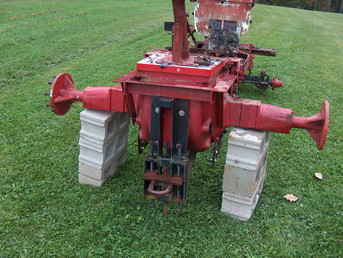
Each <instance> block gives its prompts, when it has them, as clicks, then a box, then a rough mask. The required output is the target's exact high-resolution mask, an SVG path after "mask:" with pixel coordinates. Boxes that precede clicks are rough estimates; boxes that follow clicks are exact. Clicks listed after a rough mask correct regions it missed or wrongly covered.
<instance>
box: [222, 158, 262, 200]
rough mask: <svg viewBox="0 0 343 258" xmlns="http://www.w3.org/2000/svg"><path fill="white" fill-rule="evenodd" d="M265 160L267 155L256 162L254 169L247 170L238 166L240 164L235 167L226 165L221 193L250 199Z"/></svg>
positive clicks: (259, 178)
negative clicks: (229, 193)
mask: <svg viewBox="0 0 343 258" xmlns="http://www.w3.org/2000/svg"><path fill="white" fill-rule="evenodd" d="M266 159H267V153H265V154H264V156H262V157H260V160H259V161H257V162H256V164H257V165H256V168H255V169H250V168H248V169H247V168H245V166H243V167H242V166H240V165H241V164H240V163H239V164H237V165H236V166H233V165H230V164H226V165H225V169H224V176H223V191H224V192H231V193H234V194H238V195H240V196H245V197H251V196H252V195H253V193H254V192H255V190H256V187H257V185H258V183H259V181H260V180H261V176H262V175H263V171H264V170H265V163H266Z"/></svg>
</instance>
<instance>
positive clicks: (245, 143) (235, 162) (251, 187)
mask: <svg viewBox="0 0 343 258" xmlns="http://www.w3.org/2000/svg"><path fill="white" fill-rule="evenodd" d="M268 147H269V133H267V132H263V131H254V130H246V129H240V128H234V129H233V130H232V132H231V133H230V136H229V146H228V152H227V159H226V165H225V171H224V180H223V199H222V209H221V211H222V212H223V213H225V214H227V215H230V216H232V217H234V218H237V219H239V220H244V221H246V220H249V219H250V217H251V216H252V214H253V212H254V210H255V207H256V205H257V202H258V200H259V198H260V195H261V192H262V189H263V183H264V180H265V177H266V170H267V155H268Z"/></svg>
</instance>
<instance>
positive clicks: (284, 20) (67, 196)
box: [0, 0, 343, 257]
mask: <svg viewBox="0 0 343 258" xmlns="http://www.w3.org/2000/svg"><path fill="white" fill-rule="evenodd" d="M170 2H171V1H160V0H141V1H136V0H125V1H123V0H122V1H119V0H116V1H113V0H102V1H89V0H88V1H86V0H83V1H81V0H74V1H66V0H60V1H52V0H51V1H44V0H25V1H24V0H11V1H10V0H0V35H1V37H0V90H1V93H0V257H15V256H25V257H39V256H43V257H45V256H59V257H72V256H88V257H96V256H116V257H118V256H122V257H152V256H153V257H159V256H161V257H176V256H183V257H185V256H188V257H195V256H197V257H198V256H199V257H200V256H203V257H229V256H230V257H235V256H237V257H238V256H240V257H241V256H245V257H274V256H281V257H286V256H306V257H309V256H315V257H339V256H341V257H342V256H343V251H342V246H343V200H342V199H343V198H342V197H343V188H342V181H343V180H342V173H343V165H342V164H343V108H342V103H343V88H342V87H343V26H342V24H343V15H340V14H330V13H321V12H310V11H303V10H297V9H287V8H280V7H270V6H263V5H260V6H257V8H256V9H255V11H254V16H255V22H254V24H253V25H252V27H251V31H250V34H248V36H246V37H245V38H244V40H245V41H247V42H254V43H256V44H257V45H259V46H263V47H273V48H278V50H279V56H278V57H276V58H266V57H259V58H257V59H256V71H259V70H266V71H270V72H271V73H274V74H276V75H278V76H280V77H281V78H282V79H283V80H284V81H285V83H286V86H285V87H284V88H282V89H278V90H276V91H270V92H268V93H267V94H265V95H263V94H261V93H260V92H259V91H257V90H255V89H254V88H252V87H247V88H244V89H243V90H242V96H244V97H247V98H254V99H260V100H262V101H263V102H265V103H271V104H275V105H280V106H285V107H290V108H292V109H294V111H295V112H296V113H297V114H299V115H311V114H313V113H316V112H318V111H319V109H320V105H321V102H322V100H323V99H328V100H329V101H330V102H331V131H330V135H329V139H328V144H327V148H326V149H325V150H324V151H321V152H319V151H317V150H316V148H315V145H314V144H313V142H312V141H311V140H310V138H309V137H308V136H307V134H306V132H304V131H301V130H294V131H293V133H292V134H291V135H281V134H274V135H273V140H272V147H271V152H270V158H269V163H268V164H269V165H268V173H269V174H268V178H267V182H266V185H265V189H264V192H263V196H262V199H261V201H260V203H259V205H258V208H257V209H256V213H255V215H254V217H253V218H252V219H251V220H250V221H249V222H247V223H242V222H238V221H236V220H233V219H231V218H230V217H227V216H225V215H223V214H221V213H220V211H219V210H220V202H221V180H222V173H223V164H224V160H225V151H223V152H222V153H221V156H220V160H219V162H218V164H217V165H216V166H214V167H213V166H212V165H210V164H208V163H207V161H206V156H207V155H208V153H206V152H205V153H202V154H200V155H199V158H198V159H197V163H196V164H195V166H194V168H193V171H192V175H191V183H190V187H189V190H190V195H189V202H188V203H187V205H186V206H185V207H184V209H183V214H182V215H181V216H177V215H175V214H171V215H170V216H167V217H164V216H163V215H162V213H161V207H160V206H157V207H151V204H150V203H149V202H148V201H146V200H144V199H143V192H142V188H143V182H142V173H143V161H144V155H138V154H137V152H136V147H135V139H136V129H135V128H132V130H131V132H130V156H129V160H128V162H127V163H126V164H125V165H124V166H123V167H122V169H121V176H120V177H116V178H113V179H111V180H109V181H108V183H106V184H105V186H104V187H103V188H100V189H96V188H91V187H87V186H81V185H79V184H78V179H77V170H78V164H77V160H78V136H79V127H80V125H79V112H80V111H81V110H82V108H81V107H80V105H75V107H74V108H73V109H72V111H71V112H70V113H68V115H66V116H64V117H57V116H55V115H54V114H52V113H51V112H50V111H49V109H47V108H46V107H45V105H46V104H47V101H48V99H47V97H44V96H43V93H44V92H47V91H48V85H47V81H48V80H49V79H51V77H52V76H53V75H55V74H57V73H58V72H70V73H72V74H73V76H74V79H75V81H76V82H77V83H78V87H79V88H83V87H85V86H87V85H110V84H111V80H112V79H114V78H115V77H118V76H120V75H122V74H124V73H126V72H128V71H130V69H132V68H133V67H134V65H135V62H136V61H137V60H139V59H140V58H141V57H142V54H143V52H144V50H148V49H150V48H154V47H164V46H166V45H169V43H170V39H169V37H168V35H166V34H164V33H163V32H162V22H163V21H165V20H170V19H171V9H170ZM223 150H225V148H223ZM318 171H319V172H322V173H323V174H324V177H325V179H324V180H323V181H317V180H315V179H314V178H313V174H314V173H315V172H318ZM286 193H293V194H295V195H297V196H298V197H299V198H300V200H299V201H298V202H297V203H288V202H286V201H285V200H283V198H282V196H283V195H284V194H286Z"/></svg>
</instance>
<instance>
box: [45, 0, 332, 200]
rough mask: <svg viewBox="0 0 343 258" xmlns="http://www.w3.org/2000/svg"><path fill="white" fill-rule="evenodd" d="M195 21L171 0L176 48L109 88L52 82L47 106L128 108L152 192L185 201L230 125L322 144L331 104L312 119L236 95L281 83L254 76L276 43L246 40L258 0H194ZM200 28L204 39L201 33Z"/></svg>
mask: <svg viewBox="0 0 343 258" xmlns="http://www.w3.org/2000/svg"><path fill="white" fill-rule="evenodd" d="M191 2H193V4H194V5H195V9H194V12H193V13H192V15H193V16H194V24H191V23H190V22H189V17H190V16H191V15H188V13H187V12H186V9H187V8H186V3H185V0H172V4H173V13H174V18H175V20H174V22H166V23H165V25H164V27H165V30H166V31H170V32H171V34H172V46H171V47H167V48H165V49H158V50H153V51H150V52H147V53H145V56H144V58H143V59H142V60H141V61H139V62H137V64H136V68H135V69H134V70H133V71H131V72H129V73H127V74H125V75H124V76H122V77H120V78H118V79H116V80H115V81H116V82H118V83H119V85H116V86H110V87H97V86H92V87H86V88H85V89H84V90H83V91H79V90H77V89H76V88H75V84H74V81H73V79H72V77H71V75H70V74H67V73H62V74H59V75H57V76H56V77H55V78H54V80H53V81H52V82H51V84H52V88H51V94H50V97H51V98H50V104H49V105H50V106H51V109H52V111H53V112H54V113H56V114H57V115H64V114H66V113H67V112H68V110H69V109H70V107H71V105H72V103H73V102H81V103H82V104H83V107H84V108H86V109H92V110H102V111H111V112H122V113H123V112H124V113H127V114H128V115H129V116H130V117H131V119H132V122H133V123H134V124H137V125H138V128H139V135H138V149H139V151H140V152H141V151H142V150H143V149H144V148H145V147H147V146H148V145H149V146H150V149H149V151H148V152H149V154H148V156H147V157H146V160H145V164H144V175H143V177H144V193H145V196H146V197H147V198H150V199H158V200H162V201H165V202H176V203H179V204H180V203H183V202H184V201H185V200H186V197H187V183H188V179H187V178H188V177H187V175H188V174H189V171H190V169H191V164H192V162H193V161H194V160H195V157H196V153H198V152H201V151H204V150H207V149H209V148H212V149H213V158H212V160H215V159H216V156H217V155H218V152H219V146H220V142H221V139H222V136H223V134H224V133H225V131H226V128H228V127H238V128H246V129H251V130H257V131H270V132H277V133H290V131H291V129H292V128H300V129H305V130H307V131H308V133H309V135H310V136H311V137H312V139H313V140H314V142H315V143H316V145H317V147H318V149H322V148H323V147H324V145H325V143H326V138H327V134H328V127H329V103H328V101H324V103H323V105H322V108H321V111H320V112H319V113H318V114H315V115H313V116H311V117H299V116H295V115H294V114H293V111H292V110H291V109H287V108H282V107H278V106H274V105H269V104H263V103H261V102H260V101H257V100H250V99H243V98H240V97H239V88H240V87H241V85H243V84H251V85H255V86H256V87H258V88H259V89H261V90H262V91H265V90H267V89H269V88H270V89H276V88H279V87H282V86H283V83H282V82H281V81H280V80H279V79H276V78H272V77H270V76H269V75H268V74H267V73H265V72H263V73H261V74H258V75H252V73H251V72H252V69H253V64H254V57H255V55H263V56H275V55H276V51H275V50H274V49H268V48H259V47H256V46H255V45H253V44H246V43H242V42H241V40H240V38H241V35H242V34H244V33H246V32H247V31H248V28H249V25H250V23H251V10H252V8H253V7H254V5H255V0H197V1H196V0H193V1H192V0H191ZM198 34H202V40H198V39H197V35H198Z"/></svg>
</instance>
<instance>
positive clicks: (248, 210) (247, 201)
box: [221, 166, 267, 221]
mask: <svg viewBox="0 0 343 258" xmlns="http://www.w3.org/2000/svg"><path fill="white" fill-rule="evenodd" d="M266 167H267V166H264V167H263V169H262V171H261V179H260V180H259V182H258V184H257V186H256V188H255V191H254V193H253V194H252V195H251V196H248V197H244V196H242V195H240V194H234V193H232V192H223V198H222V207H221V211H222V212H223V213H224V214H226V215H229V216H231V217H233V218H235V219H239V220H242V221H247V220H249V219H250V218H251V216H252V215H253V213H254V211H255V208H256V205H257V203H258V201H259V199H260V197H261V193H262V190H263V184H264V181H265V178H266Z"/></svg>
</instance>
